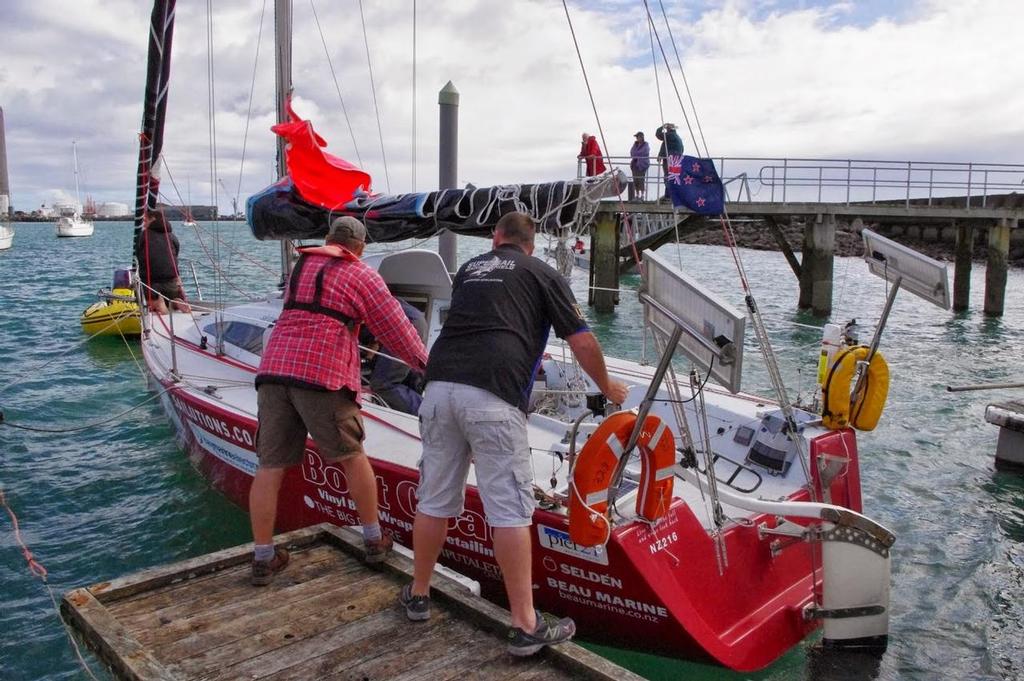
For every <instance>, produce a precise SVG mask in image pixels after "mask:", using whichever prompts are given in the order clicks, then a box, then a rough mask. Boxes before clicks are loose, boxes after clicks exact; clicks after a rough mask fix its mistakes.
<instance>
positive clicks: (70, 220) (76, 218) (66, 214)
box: [57, 142, 94, 236]
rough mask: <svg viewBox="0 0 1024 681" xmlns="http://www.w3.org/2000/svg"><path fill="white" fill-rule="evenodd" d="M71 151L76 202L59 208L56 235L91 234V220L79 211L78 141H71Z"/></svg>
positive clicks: (80, 198) (80, 201)
mask: <svg viewBox="0 0 1024 681" xmlns="http://www.w3.org/2000/svg"><path fill="white" fill-rule="evenodd" d="M71 153H72V156H73V157H74V159H75V201H76V204H75V205H74V206H65V207H63V208H61V209H60V215H59V216H58V217H57V236H92V232H93V229H94V226H93V223H92V220H88V219H86V218H83V217H82V214H81V213H80V212H79V211H80V207H81V205H82V197H81V190H80V189H79V186H78V142H72V143H71Z"/></svg>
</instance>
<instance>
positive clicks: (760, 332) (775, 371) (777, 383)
mask: <svg viewBox="0 0 1024 681" xmlns="http://www.w3.org/2000/svg"><path fill="white" fill-rule="evenodd" d="M563 2H564V0H563ZM644 8H645V9H646V10H647V15H648V17H649V18H650V7H649V5H648V4H647V0H644ZM654 36H655V38H657V41H658V48H659V49H660V51H661V55H662V59H663V60H664V61H665V66H666V68H668V75H669V79H670V81H671V82H672V87H673V89H674V90H675V93H676V99H677V101H678V102H679V107H680V109H681V110H682V112H683V118H684V119H685V121H686V127H687V130H689V132H690V138H691V139H693V140H694V145H695V146H698V145H697V142H696V138H695V137H694V136H693V129H692V127H691V126H690V119H689V117H688V116H687V115H686V109H685V108H684V107H683V101H682V97H681V96H680V94H679V87H678V86H677V85H676V81H675V77H674V76H673V75H672V70H671V67H670V66H669V63H668V56H667V55H666V54H665V48H664V46H663V45H662V42H661V36H659V35H658V30H657V27H655V28H654ZM699 151H700V150H699V149H698V152H699ZM704 154H705V155H706V156H708V157H710V150H709V149H707V145H705V149H704ZM719 220H720V223H721V225H722V231H723V234H724V236H725V241H726V245H728V246H729V250H730V252H731V253H732V256H733V262H734V263H735V264H736V269H737V272H738V273H739V277H740V284H741V286H742V287H743V290H744V292H745V294H746V304H747V310H748V312H749V313H750V317H751V322H752V326H753V327H754V334H755V336H756V338H757V340H758V344H759V346H760V349H761V355H762V357H763V358H764V361H765V366H766V368H767V370H768V376H769V379H770V380H771V383H772V388H773V389H774V391H775V395H776V398H777V399H778V401H779V406H780V408H781V409H782V412H783V414H784V415H785V417H786V420H787V422H789V424H790V426H791V427H792V428H793V430H794V432H796V422H795V418H794V416H793V409H792V404H790V402H789V397H788V395H787V394H786V386H785V383H784V382H783V380H782V372H781V370H780V369H779V365H778V361H777V359H776V357H775V353H774V351H773V350H772V345H771V341H770V339H769V338H768V330H767V328H766V327H765V325H764V320H763V318H762V317H761V314H760V311H759V310H758V306H757V302H756V300H755V299H754V294H753V291H752V290H751V288H750V282H749V280H748V279H747V274H746V271H745V269H744V267H743V261H742V259H741V257H740V254H739V248H738V247H737V245H736V238H735V234H734V233H733V230H732V224H731V222H730V220H729V213H728V210H723V213H722V216H721V217H720V218H719ZM793 442H794V444H795V445H796V449H797V458H799V459H800V466H801V468H803V471H804V475H805V476H806V479H807V480H808V485H807V489H808V492H809V494H810V497H811V500H812V501H817V500H818V498H817V492H816V491H815V490H814V486H813V485H811V484H810V482H809V481H810V479H811V477H810V464H809V463H808V461H807V460H806V452H805V451H804V446H803V441H802V438H794V440H793ZM813 570H814V567H813V565H812V571H813Z"/></svg>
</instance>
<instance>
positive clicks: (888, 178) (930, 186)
mask: <svg viewBox="0 0 1024 681" xmlns="http://www.w3.org/2000/svg"><path fill="white" fill-rule="evenodd" d="M629 161H630V158H629V157H628V156H611V157H605V162H606V163H607V164H608V165H610V166H611V167H613V168H620V169H622V170H623V171H624V172H625V173H626V175H627V176H628V175H630V174H631V172H630V169H629ZM714 161H715V165H716V167H717V168H718V174H719V176H720V177H721V178H722V182H723V184H724V185H725V191H726V199H727V200H728V201H761V202H765V201H767V202H773V203H776V202H778V203H788V202H814V203H843V204H846V205H850V204H851V203H888V204H892V203H893V202H898V201H902V202H904V203H905V204H906V205H910V203H911V202H914V203H925V204H926V205H932V204H933V202H938V201H939V200H940V199H943V198H944V197H956V198H957V199H958V202H959V205H961V206H962V207H963V208H966V209H967V210H970V209H971V208H972V207H974V208H978V207H981V208H985V207H987V204H988V201H989V197H991V196H993V195H998V194H1006V193H1009V192H1014V191H1024V165H1016V164H1008V163H947V162H936V161H878V160H866V159H821V158H768V157H755V156H751V157H741V156H719V157H714ZM584 172H585V164H584V162H583V161H582V160H581V161H580V162H579V165H578V173H579V176H580V177H582V176H583V175H584ZM642 187H643V189H644V192H643V196H645V198H646V199H647V200H655V199H657V198H658V197H660V196H662V195H663V194H664V170H663V168H662V166H661V163H660V162H659V160H658V159H656V158H652V159H651V167H650V169H649V170H648V171H647V175H646V177H645V178H644V181H643V183H642ZM630 197H631V198H632V197H633V193H632V190H631V192H630ZM637 198H638V197H637ZM943 203H944V204H945V205H949V203H948V201H943Z"/></svg>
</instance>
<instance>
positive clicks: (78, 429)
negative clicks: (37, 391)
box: [0, 386, 174, 433]
mask: <svg viewBox="0 0 1024 681" xmlns="http://www.w3.org/2000/svg"><path fill="white" fill-rule="evenodd" d="M173 387H174V386H172V387H170V388H164V389H163V390H161V391H159V392H157V393H155V394H154V395H150V396H149V397H147V398H146V399H144V400H143V401H142V402H139V403H138V404H136V405H135V406H134V407H131V408H129V409H126V410H124V411H122V412H120V413H119V414H115V415H114V416H111V417H109V418H105V419H100V420H99V421H93V422H91V423H87V424H85V425H84V426H75V427H74V428H42V427H39V426H23V425H21V424H20V423H11V422H10V421H8V420H7V418H6V417H5V416H4V414H3V412H0V426H9V427H11V428H17V429H18V430H28V431H31V432H33V433H78V432H81V431H83V430H89V429H90V428H96V427H97V426H103V425H106V424H108V423H110V422H112V421H116V420H118V419H120V418H123V417H125V416H127V415H128V414H131V413H132V412H135V411H138V410H139V409H141V408H142V407H144V406H146V405H147V404H149V403H150V402H152V401H153V400H155V399H157V398H159V397H160V396H161V395H163V394H164V393H166V392H167V391H169V390H172V389H173Z"/></svg>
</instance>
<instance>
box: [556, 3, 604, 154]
mask: <svg viewBox="0 0 1024 681" xmlns="http://www.w3.org/2000/svg"><path fill="white" fill-rule="evenodd" d="M562 8H563V9H564V10H565V20H566V21H567V22H568V23H569V33H571V34H572V42H573V45H575V46H576V58H577V59H579V61H580V70H581V71H583V82H584V83H586V85H587V95H588V96H589V97H590V107H591V108H592V109H593V110H594V120H595V121H597V132H598V134H600V135H601V148H602V149H604V152H605V154H607V153H608V142H607V141H606V140H605V138H604V128H602V127H601V117H600V116H599V115H598V114H597V103H596V102H594V91H593V90H592V89H591V87H590V78H588V77H587V67H586V66H584V64H583V54H582V53H581V52H580V43H579V41H578V40H577V39H576V29H574V28H573V27H572V17H570V16H569V5H568V3H566V0H562ZM605 158H606V159H607V160H608V163H609V165H610V164H611V158H610V157H608V156H607V155H606V156H605Z"/></svg>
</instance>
